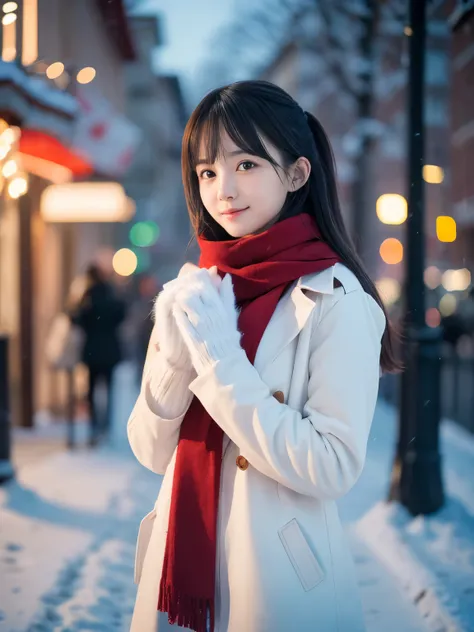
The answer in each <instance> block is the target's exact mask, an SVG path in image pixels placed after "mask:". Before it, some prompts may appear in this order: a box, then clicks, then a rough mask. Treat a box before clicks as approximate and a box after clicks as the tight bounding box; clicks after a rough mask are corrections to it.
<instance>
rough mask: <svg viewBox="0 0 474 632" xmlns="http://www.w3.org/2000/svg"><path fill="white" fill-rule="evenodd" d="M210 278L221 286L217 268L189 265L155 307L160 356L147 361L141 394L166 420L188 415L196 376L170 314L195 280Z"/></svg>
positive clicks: (166, 287)
mask: <svg viewBox="0 0 474 632" xmlns="http://www.w3.org/2000/svg"><path fill="white" fill-rule="evenodd" d="M198 272H199V274H198ZM209 274H210V276H211V278H212V282H213V283H214V284H215V286H216V287H217V286H218V285H220V282H221V279H220V277H219V275H218V274H217V268H211V269H210V270H209V271H207V270H202V271H201V270H200V269H199V268H197V267H196V266H193V265H192V264H186V265H185V266H184V267H183V268H182V269H181V271H180V274H179V277H178V278H177V279H175V280H173V281H170V282H169V283H166V284H165V286H164V289H163V291H162V292H161V293H160V294H159V296H158V298H157V300H156V303H155V321H156V322H157V326H155V329H154V333H153V336H154V340H153V342H155V341H157V342H158V345H157V346H158V347H159V349H160V352H159V353H155V354H154V355H152V357H151V358H150V359H149V360H147V363H146V365H145V372H144V380H143V384H142V393H143V395H144V398H145V401H146V404H147V406H148V408H149V409H150V410H151V411H152V412H153V413H154V414H155V415H158V416H160V417H162V418H163V419H176V418H177V417H179V416H181V415H182V414H184V413H185V412H186V410H187V409H188V407H189V404H190V403H191V399H192V397H193V394H192V392H191V391H190V390H189V384H190V383H191V381H192V380H193V379H194V377H195V376H196V373H195V370H194V367H193V365H192V362H191V359H190V356H189V351H188V348H187V346H186V344H185V343H184V341H183V339H182V336H181V333H180V331H179V330H178V327H177V324H176V321H175V319H174V317H173V315H172V313H171V309H172V305H173V303H174V300H175V295H176V293H177V292H178V291H179V290H180V289H182V288H183V287H185V285H186V283H189V282H190V280H192V279H193V276H195V275H197V276H200V275H206V276H209Z"/></svg>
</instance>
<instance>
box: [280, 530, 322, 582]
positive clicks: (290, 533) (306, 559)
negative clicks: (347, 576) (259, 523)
mask: <svg viewBox="0 0 474 632" xmlns="http://www.w3.org/2000/svg"><path fill="white" fill-rule="evenodd" d="M278 535H279V536H280V540H281V543H282V544H283V547H284V549H285V551H286V553H287V555H288V557H289V558H290V562H291V563H292V565H293V568H294V569H295V572H296V574H297V575H298V578H299V580H300V582H301V585H302V586H303V588H304V590H305V591H308V590H312V589H313V588H314V587H315V586H317V585H318V584H319V583H320V582H322V581H323V579H324V576H325V574H324V571H323V569H322V567H321V565H320V563H319V562H318V560H317V559H316V556H315V555H314V553H313V551H312V550H311V548H310V546H309V544H308V542H307V541H306V538H305V537H304V535H303V532H302V531H301V528H300V526H299V524H298V522H297V520H296V518H293V520H290V522H288V523H287V524H286V525H285V526H284V527H282V528H281V529H279V531H278Z"/></svg>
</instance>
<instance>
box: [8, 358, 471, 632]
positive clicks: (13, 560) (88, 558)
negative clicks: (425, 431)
mask: <svg viewBox="0 0 474 632" xmlns="http://www.w3.org/2000/svg"><path fill="white" fill-rule="evenodd" d="M117 378H118V388H117V389H116V392H115V397H114V410H115V426H114V433H113V436H112V440H111V443H110V445H109V446H103V447H101V448H100V449H97V450H92V451H90V450H87V449H84V448H82V449H81V448H79V449H77V450H76V451H74V452H65V451H57V452H55V453H53V454H50V455H48V456H45V457H43V458H42V459H41V460H39V459H37V460H33V461H32V462H31V464H30V465H27V464H26V465H24V466H23V467H22V468H20V471H19V472H18V475H17V479H16V481H15V482H13V483H10V484H8V485H5V486H3V488H0V512H1V521H0V575H1V577H2V580H1V582H0V632H26V631H28V632H80V631H81V632H82V631H88V630H96V631H103V632H112V631H119V632H126V631H127V630H128V629H129V624H130V617H131V613H132V608H133V602H134V598H135V591H136V588H135V586H134V584H133V563H134V556H135V538H136V534H137V529H138V525H139V522H140V520H141V518H142V517H143V516H144V515H145V514H146V513H148V511H149V510H150V509H151V507H152V506H153V503H154V501H155V498H156V494H157V492H158V489H159V485H160V482H161V477H158V476H155V475H154V474H152V473H151V472H148V471H147V470H145V469H144V468H143V467H141V466H140V465H139V464H138V463H137V462H136V461H135V459H134V457H133V455H132V454H131V452H130V449H129V447H128V444H127V439H126V434H125V423H126V419H127V417H128V413H129V411H130V409H131V406H132V403H133V399H134V396H135V393H134V390H133V387H131V386H130V384H131V383H133V378H132V376H131V373H130V367H126V366H124V367H122V368H121V370H120V372H119V374H118V376H117ZM394 421H395V417H394V414H393V411H392V410H391V409H390V408H388V407H387V406H385V405H384V404H380V405H379V407H378V410H377V415H376V420H375V422H374V428H373V431H372V435H371V440H370V445H369V452H368V459H367V467H366V469H365V471H364V473H363V475H362V477H361V479H360V481H359V482H358V483H357V485H356V486H355V488H354V489H353V490H352V491H351V493H350V494H349V495H348V496H347V497H346V498H345V499H343V500H342V501H340V503H339V505H340V511H341V516H342V518H343V520H344V521H345V523H346V524H347V526H348V532H349V537H350V542H351V545H352V549H353V553H354V558H355V562H356V568H357V572H358V577H359V584H360V589H361V596H362V601H363V605H364V611H365V616H366V621H367V629H368V631H369V632H380V630H384V632H399V631H403V632H422V631H424V630H426V631H428V630H433V631H434V630H436V631H437V632H441V630H446V631H448V630H449V631H451V630H453V631H454V630H471V629H472V628H470V627H468V626H469V624H468V623H466V622H467V621H468V619H469V616H470V614H472V609H471V610H470V609H469V608H470V606H469V586H471V585H472V583H470V582H469V576H470V575H471V576H472V575H473V573H472V570H473V569H472V563H473V550H474V544H473V543H472V542H471V543H469V538H468V533H469V529H470V526H472V513H469V512H471V509H472V504H471V505H469V498H470V499H471V503H472V495H471V491H472V484H473V480H474V476H472V470H473V469H474V465H473V463H474V459H473V458H472V457H473V455H474V448H472V445H473V444H472V441H471V443H469V442H467V441H466V438H465V437H464V436H463V435H459V432H458V431H457V430H456V429H455V428H452V427H450V426H446V427H445V429H444V432H443V439H444V441H445V454H446V465H447V466H450V465H451V462H453V463H454V462H455V463H456V465H459V469H455V468H453V469H452V470H451V468H450V467H448V469H447V475H446V481H447V486H448V489H449V492H450V500H449V503H448V505H447V507H446V509H445V510H443V511H445V512H446V514H443V512H440V514H438V515H437V516H436V517H435V518H429V519H419V518H418V519H416V520H413V519H410V518H409V517H408V516H406V515H405V514H404V512H403V510H402V509H401V508H399V507H398V506H396V505H394V506H387V505H385V503H383V499H384V497H385V495H386V492H387V489H388V479H389V471H390V464H391V458H392V450H393V445H394V443H393V435H394ZM466 446H468V447H466ZM469 450H472V452H469ZM469 466H470V468H471V469H470V472H471V476H470V478H469V477H468V476H467V472H468V470H467V468H468V467H469ZM460 482H461V484H459V483H460ZM453 486H455V487H456V489H455V490H454V492H453V493H451V488H452V487H453ZM464 501H467V503H466V502H464ZM461 507H463V510H462V511H461V509H460V508H461ZM469 516H471V517H470V518H469ZM471 533H474V531H471ZM471 540H472V536H471ZM434 577H435V578H436V581H434V580H433V578H434ZM423 591H425V592H423ZM472 601H474V599H473V600H472ZM428 610H429V616H427V617H424V616H423V615H424V614H426V612H427V611H428ZM433 613H434V614H433ZM451 620H455V621H456V622H457V623H456V624H451V623H450V621H451ZM459 622H461V623H459ZM462 625H464V626H465V627H462ZM450 626H451V627H450ZM171 629H172V628H170V630H171Z"/></svg>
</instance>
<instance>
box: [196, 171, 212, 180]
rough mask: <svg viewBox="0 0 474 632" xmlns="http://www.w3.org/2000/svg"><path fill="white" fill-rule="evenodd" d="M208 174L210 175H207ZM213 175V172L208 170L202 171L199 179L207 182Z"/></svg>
mask: <svg viewBox="0 0 474 632" xmlns="http://www.w3.org/2000/svg"><path fill="white" fill-rule="evenodd" d="M208 174H211V175H208ZM213 174H214V172H213V171H211V170H210V169H203V170H202V171H201V173H200V174H199V177H200V178H203V179H204V180H208V179H209V178H212V176H213Z"/></svg>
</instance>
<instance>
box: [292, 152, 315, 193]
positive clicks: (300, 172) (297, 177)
mask: <svg viewBox="0 0 474 632" xmlns="http://www.w3.org/2000/svg"><path fill="white" fill-rule="evenodd" d="M310 173H311V163H310V162H309V160H308V159H307V158H305V157H304V156H301V157H300V158H298V160H297V161H296V162H294V163H293V164H292V165H291V170H290V191H298V189H301V187H302V186H304V185H305V184H306V183H307V182H308V178H309V175H310Z"/></svg>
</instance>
